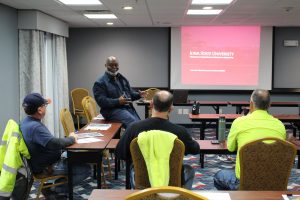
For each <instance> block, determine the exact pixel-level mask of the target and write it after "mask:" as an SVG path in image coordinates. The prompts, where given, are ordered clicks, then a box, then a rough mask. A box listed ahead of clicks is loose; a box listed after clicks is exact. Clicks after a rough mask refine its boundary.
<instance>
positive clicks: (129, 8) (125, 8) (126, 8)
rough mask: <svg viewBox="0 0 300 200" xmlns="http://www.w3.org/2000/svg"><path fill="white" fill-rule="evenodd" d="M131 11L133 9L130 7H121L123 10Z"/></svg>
mask: <svg viewBox="0 0 300 200" xmlns="http://www.w3.org/2000/svg"><path fill="white" fill-rule="evenodd" d="M132 9H133V7H132V6H124V7H123V10H132Z"/></svg>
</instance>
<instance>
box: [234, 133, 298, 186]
mask: <svg viewBox="0 0 300 200" xmlns="http://www.w3.org/2000/svg"><path fill="white" fill-rule="evenodd" d="M296 151H297V150H296V148H295V146H294V145H293V144H291V143H289V142H287V141H284V140H281V139H278V138H264V139H259V140H256V141H253V142H250V143H248V144H246V145H244V146H243V147H241V149H240V152H239V154H240V190H273V191H274V190H281V191H284V190H287V183H288V178H289V176H290V173H291V168H292V166H293V163H294V159H295V156H296Z"/></svg>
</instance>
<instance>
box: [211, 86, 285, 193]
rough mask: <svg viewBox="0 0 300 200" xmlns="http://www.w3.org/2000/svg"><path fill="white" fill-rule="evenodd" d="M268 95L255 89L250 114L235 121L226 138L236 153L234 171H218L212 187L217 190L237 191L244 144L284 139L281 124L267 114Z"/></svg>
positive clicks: (267, 92)
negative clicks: (259, 140)
mask: <svg viewBox="0 0 300 200" xmlns="http://www.w3.org/2000/svg"><path fill="white" fill-rule="evenodd" d="M269 107H270V94H269V91H268V90H262V89H256V90H254V91H253V93H252V95H251V98H250V113H249V114H248V115H246V116H242V117H239V118H237V119H235V120H234V121H233V123H232V125H231V129H230V132H229V135H228V138H227V148H228V150H229V151H232V152H233V151H236V150H237V156H236V166H235V171H234V170H220V171H218V172H217V173H216V175H215V177H214V185H215V187H216V188H217V189H218V190H238V189H239V183H240V161H239V150H240V148H241V147H242V146H244V145H245V144H246V143H249V142H251V141H254V140H258V139H262V138H266V137H276V138H279V139H282V140H285V139H286V131H285V127H284V125H283V123H282V122H281V121H280V120H278V119H276V118H274V117H273V116H272V115H270V114H269V113H268V108H269Z"/></svg>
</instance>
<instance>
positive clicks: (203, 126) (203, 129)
mask: <svg viewBox="0 0 300 200" xmlns="http://www.w3.org/2000/svg"><path fill="white" fill-rule="evenodd" d="M205 128H206V121H203V122H201V127H200V140H204V137H205Z"/></svg>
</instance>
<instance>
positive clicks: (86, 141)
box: [77, 138, 103, 144]
mask: <svg viewBox="0 0 300 200" xmlns="http://www.w3.org/2000/svg"><path fill="white" fill-rule="evenodd" d="M100 141H103V140H101V139H98V138H83V139H78V140H77V143H78V144H83V143H91V142H100Z"/></svg>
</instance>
